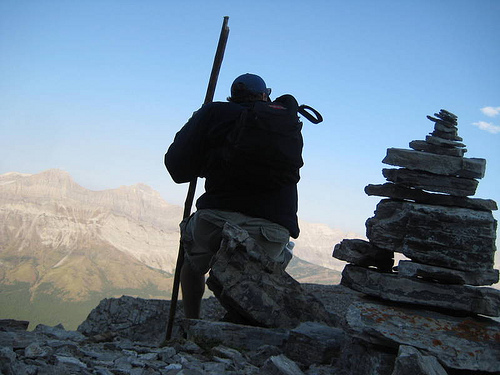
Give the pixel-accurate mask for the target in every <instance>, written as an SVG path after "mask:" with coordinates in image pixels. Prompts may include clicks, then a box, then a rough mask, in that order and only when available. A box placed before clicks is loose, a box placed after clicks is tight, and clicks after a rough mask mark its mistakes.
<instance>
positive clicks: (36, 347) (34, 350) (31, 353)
mask: <svg viewBox="0 0 500 375" xmlns="http://www.w3.org/2000/svg"><path fill="white" fill-rule="evenodd" d="M51 353H52V351H51V350H50V349H49V348H48V347H47V346H42V345H40V344H39V343H38V342H33V343H31V344H30V345H28V346H27V347H26V349H24V356H25V357H26V358H38V357H48V356H49V355H50V354H51Z"/></svg>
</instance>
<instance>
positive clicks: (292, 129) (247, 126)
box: [224, 95, 304, 189]
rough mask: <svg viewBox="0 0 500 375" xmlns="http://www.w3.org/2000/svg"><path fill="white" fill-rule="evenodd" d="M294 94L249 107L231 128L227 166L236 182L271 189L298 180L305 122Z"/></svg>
mask: <svg viewBox="0 0 500 375" xmlns="http://www.w3.org/2000/svg"><path fill="white" fill-rule="evenodd" d="M298 110H299V106H298V103H297V101H296V100H295V98H293V96H291V95H284V96H282V97H280V98H278V99H276V101H274V102H262V101H258V102H255V103H253V104H252V106H250V107H247V108H245V109H244V110H243V112H242V113H241V116H240V118H239V120H238V121H237V123H236V124H235V126H234V127H233V128H232V129H231V131H230V132H229V134H228V136H227V138H226V140H227V148H226V152H225V160H224V164H225V169H226V171H227V173H228V177H230V178H231V179H232V180H233V181H234V182H237V183H239V184H243V185H245V186H248V187H253V188H265V189H272V188H278V187H280V186H284V185H290V184H296V183H297V182H298V181H299V179H300V175H299V169H300V168H301V167H302V165H303V164H304V162H303V160H302V147H303V140H302V134H301V130H302V122H300V120H299V117H298V115H297V111H298Z"/></svg>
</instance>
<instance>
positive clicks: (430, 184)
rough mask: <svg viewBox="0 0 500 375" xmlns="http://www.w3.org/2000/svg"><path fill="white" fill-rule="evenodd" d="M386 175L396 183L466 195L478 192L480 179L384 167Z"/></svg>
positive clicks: (459, 195)
mask: <svg viewBox="0 0 500 375" xmlns="http://www.w3.org/2000/svg"><path fill="white" fill-rule="evenodd" d="M382 174H383V175H384V177H385V178H386V179H387V180H389V181H392V182H394V183H396V184H400V185H403V186H407V187H413V188H416V189H423V190H427V191H434V192H439V193H446V194H450V195H454V196H458V197H466V196H469V195H474V194H475V193H476V189H477V185H478V181H477V180H474V179H472V178H462V177H454V176H442V175H436V174H433V173H428V172H421V171H412V170H410V169H406V168H401V169H387V168H384V169H382Z"/></svg>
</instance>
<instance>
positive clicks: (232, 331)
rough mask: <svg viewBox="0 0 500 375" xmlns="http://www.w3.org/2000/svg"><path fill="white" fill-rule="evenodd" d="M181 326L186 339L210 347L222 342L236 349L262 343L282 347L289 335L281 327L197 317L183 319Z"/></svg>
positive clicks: (255, 348) (258, 345) (248, 348)
mask: <svg viewBox="0 0 500 375" xmlns="http://www.w3.org/2000/svg"><path fill="white" fill-rule="evenodd" d="M182 327H183V330H184V332H185V333H186V335H187V339H188V340H191V341H194V342H197V343H199V344H201V345H207V346H210V347H211V346H216V345H220V344H223V345H224V346H228V347H230V348H235V349H238V350H241V349H245V350H257V349H258V348H260V347H261V346H262V345H273V346H276V347H279V348H284V346H285V344H286V341H287V339H288V336H289V331H288V330H283V329H271V328H262V327H252V326H245V325H242V324H234V323H227V322H209V321H206V320H199V319H185V320H183V321H182Z"/></svg>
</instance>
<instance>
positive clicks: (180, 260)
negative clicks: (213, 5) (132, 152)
mask: <svg viewBox="0 0 500 375" xmlns="http://www.w3.org/2000/svg"><path fill="white" fill-rule="evenodd" d="M228 20H229V17H228V16H225V17H224V21H223V23H222V29H221V32H220V36H219V43H218V45H217V51H216V52H215V58H214V63H213V65H212V72H211V73H210V79H209V81H208V87H207V93H206V95H205V101H204V102H203V104H207V103H210V102H212V100H213V98H214V93H215V87H216V85H217V79H218V78H219V72H220V67H221V65H222V59H223V58H224V51H225V49H226V43H227V38H228V36H229V27H228V26H227V22H228ZM196 183H197V178H195V179H193V180H192V181H190V183H189V188H188V193H187V196H186V200H185V202H184V213H183V217H182V218H183V219H185V218H187V217H189V216H190V215H191V207H192V205H193V199H194V194H195V191H196ZM183 264H184V248H183V246H182V241H179V254H178V255H177V263H176V265H175V273H174V284H173V287H172V298H171V301H170V313H169V318H168V324H167V334H166V337H165V341H167V340H170V338H171V337H172V328H173V324H174V319H175V312H176V309H177V300H178V298H179V284H180V275H181V269H182V265H183Z"/></svg>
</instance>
